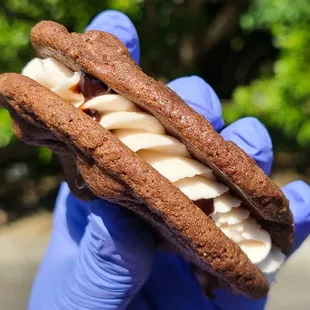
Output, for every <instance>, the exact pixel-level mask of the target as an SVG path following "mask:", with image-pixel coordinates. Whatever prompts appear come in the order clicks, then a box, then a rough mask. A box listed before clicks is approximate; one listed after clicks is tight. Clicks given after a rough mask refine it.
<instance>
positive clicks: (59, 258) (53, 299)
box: [29, 11, 310, 310]
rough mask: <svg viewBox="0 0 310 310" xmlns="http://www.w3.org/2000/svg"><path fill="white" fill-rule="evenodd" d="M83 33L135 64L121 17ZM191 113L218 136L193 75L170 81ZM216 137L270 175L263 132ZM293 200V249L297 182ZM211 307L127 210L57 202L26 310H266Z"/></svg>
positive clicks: (305, 200)
mask: <svg viewBox="0 0 310 310" xmlns="http://www.w3.org/2000/svg"><path fill="white" fill-rule="evenodd" d="M87 29H93V30H104V31H107V32H110V33H113V34H114V35H116V36H117V37H118V38H119V39H120V40H122V41H123V42H124V43H125V44H126V46H127V48H128V49H129V51H130V53H131V55H132V56H133V58H134V59H135V61H136V62H137V63H138V62H139V58H140V49H139V39H138V35H137V32H136V30H135V27H134V26H133V24H132V23H131V21H130V20H129V19H128V17H126V16H125V15H124V14H122V13H119V12H116V11H105V12H103V13H101V14H100V15H99V16H97V17H96V18H95V19H94V20H93V21H92V23H91V24H90V26H89V27H88V28H87ZM168 85H169V87H171V88H172V89H173V90H175V91H176V92H177V93H178V94H179V95H180V96H181V97H182V98H183V99H184V100H185V101H186V102H187V103H188V104H189V105H190V106H191V107H193V108H194V109H195V110H196V111H197V112H199V113H200V114H202V115H204V116H205V117H206V118H207V119H208V120H209V121H210V122H211V123H212V124H213V126H214V127H215V128H216V130H218V131H221V129H222V128H223V126H224V122H223V119H222V116H221V106H220V103H219V100H218V98H217V96H216V94H215V93H214V91H213V90H212V88H211V87H210V86H209V85H208V84H207V83H206V82H204V81H203V80H202V79H200V78H199V77H196V76H191V77H183V78H179V79H176V80H174V81H172V82H170V83H169V84H168ZM221 134H222V135H223V136H224V137H225V139H227V140H231V141H234V142H235V143H237V144H238V145H239V146H240V147H241V148H243V149H244V150H245V151H246V152H247V153H248V154H249V155H250V156H251V157H252V158H254V159H255V160H256V162H257V163H258V165H259V166H260V167H261V168H262V169H264V171H265V172H266V173H267V174H269V173H270V169H271V164H272V160H273V153H272V144H271V140H270V137H269V135H268V132H267V131H266V129H265V128H264V126H263V125H262V124H261V123H260V122H259V121H258V120H256V119H254V118H244V119H241V120H239V121H237V122H235V123H234V124H232V125H230V126H228V127H227V128H225V129H224V130H223V131H222V132H221ZM283 191H284V193H285V194H286V196H287V198H288V199H289V200H290V207H291V210H292V212H293V215H294V220H295V225H296V236H295V243H294V249H296V248H298V247H299V245H300V244H301V243H302V242H303V240H304V239H305V238H306V236H307V235H308V234H309V233H310V189H309V187H308V185H306V184H305V183H303V182H301V181H296V182H293V183H290V184H288V185H287V186H285V187H284V188H283ZM216 296H217V297H216V299H215V301H213V302H210V301H209V300H207V299H206V298H205V296H204V295H203V293H202V291H201V289H200V286H199V284H198V282H197V280H196V278H195V277H194V275H193V274H192V272H191V270H190V266H189V264H188V263H186V262H185V261H184V260H183V259H182V258H181V257H180V256H178V255H177V254H173V253H160V252H156V251H155V249H154V239H153V231H152V229H151V228H150V227H149V225H148V224H147V223H145V222H143V221H141V220H140V219H139V218H138V217H137V216H135V215H134V214H132V213H131V212H130V211H128V210H126V209H124V208H122V207H119V206H116V205H112V204H111V203H108V202H106V201H103V200H99V199H97V200H94V201H92V202H82V201H79V200H78V199H76V198H75V197H73V196H72V194H71V193H70V192H69V189H68V187H67V185H66V184H62V185H61V189H60V193H59V196H58V198H57V202H56V207H55V212H54V220H53V231H52V236H51V240H50V244H49V247H48V250H47V253H46V255H45V257H44V259H43V261H42V263H41V265H40V268H39V271H38V274H37V276H36V279H35V282H34V285H33V289H32V293H31V298H30V302H29V309H31V310H44V309H65V310H71V309H83V310H84V309H125V308H127V309H134V310H149V309H152V310H155V309H156V310H157V309H163V310H164V309H178V310H182V309H184V310H185V309H186V310H188V309H197V310H199V309H240V310H242V309H254V310H255V309H263V306H264V304H265V301H266V300H265V299H263V300H260V301H253V300H251V299H248V298H246V297H243V296H236V295H232V294H230V293H228V292H226V291H223V290H217V292H216Z"/></svg>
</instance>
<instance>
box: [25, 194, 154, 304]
mask: <svg viewBox="0 0 310 310" xmlns="http://www.w3.org/2000/svg"><path fill="white" fill-rule="evenodd" d="M61 238H62V235H61V234H59V233H57V232H56V231H54V232H53V237H52V241H51V244H50V247H49V250H48V252H47V255H46V257H45V258H44V260H43V263H42V265H41V267H40V271H39V273H38V276H37V279H36V281H35V286H34V289H33V292H32V297H31V301H32V305H33V307H32V308H30V309H37V308H35V304H36V303H37V304H40V305H41V309H42V308H44V305H53V306H54V308H55V309H103V308H104V309H124V308H125V307H126V306H127V304H128V303H129V302H130V301H131V299H132V298H133V296H134V295H135V294H136V293H137V291H138V290H139V289H140V287H141V286H142V285H143V283H144V282H145V281H146V279H147V277H148V275H149V273H150V270H151V267H152V257H153V250H154V240H153V235H152V231H151V229H150V227H149V225H148V224H147V223H146V222H144V221H142V220H141V219H140V218H138V217H137V216H136V215H134V214H132V213H131V212H130V211H129V210H127V209H125V208H123V207H120V206H117V205H113V204H111V203H107V202H105V201H102V200H99V199H98V200H95V201H93V202H92V204H91V213H90V215H89V225H88V226H87V228H86V231H85V234H84V236H83V239H82V241H81V244H80V248H79V250H78V251H74V250H73V251H70V250H69V251H67V249H63V248H62V247H61V246H60V245H61V244H62V243H61V242H59V241H60V239H61ZM71 246H72V243H71ZM61 251H62V252H64V253H62V252H61ZM57 255H59V256H60V257H61V259H58V258H57ZM47 279H48V281H47ZM42 284H43V285H42ZM42 287H44V289H42ZM38 299H39V300H40V302H38Z"/></svg>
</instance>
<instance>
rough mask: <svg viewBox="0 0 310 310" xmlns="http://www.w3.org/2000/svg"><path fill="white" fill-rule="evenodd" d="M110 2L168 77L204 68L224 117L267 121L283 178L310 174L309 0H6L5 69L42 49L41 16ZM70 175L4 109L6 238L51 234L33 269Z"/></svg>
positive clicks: (75, 25) (146, 57)
mask: <svg viewBox="0 0 310 310" xmlns="http://www.w3.org/2000/svg"><path fill="white" fill-rule="evenodd" d="M104 9H118V10H120V11H123V12H124V13H126V14H127V15H128V16H129V17H130V18H131V19H132V21H133V22H134V24H135V26H136V28H137V31H138V33H139V36H140V41H141V54H142V55H141V66H142V68H143V70H144V71H145V72H146V73H147V74H149V75H151V76H153V77H155V78H157V79H160V80H162V81H164V82H167V81H169V80H171V79H174V78H177V77H179V76H182V75H192V74H195V75H199V76H201V77H203V78H204V79H205V80H206V81H207V82H208V83H209V84H210V85H211V86H212V87H213V88H214V89H215V91H216V92H217V94H218V95H219V97H220V99H221V101H222V103H223V112H224V119H225V122H226V124H229V123H232V122H233V121H235V120H237V119H238V118H240V117H243V116H256V117H258V118H259V119H260V120H261V121H262V122H263V123H264V124H265V126H266V127H267V128H268V129H269V131H270V133H271V135H272V140H273V142H274V150H275V163H274V169H273V174H272V177H273V179H274V180H275V181H276V182H277V183H278V184H279V185H284V184H285V183H287V182H289V181H292V180H294V179H297V178H299V179H303V180H305V181H308V182H310V156H309V155H310V117H309V116H310V69H309V68H310V48H309V46H310V31H309V29H310V1H308V0H294V1H287V0H256V1H255V0H252V1H246V0H227V1H224V0H223V1H221V0H174V1H166V0H154V1H153V0H145V1H143V0H132V1H129V0H123V1H121V0H120V1H115V0H100V1H99V0H87V1H82V0H80V1H78V0H2V1H1V3H0V72H8V71H10V72H11V71H14V72H20V70H21V68H22V67H23V65H24V64H25V63H26V62H27V61H28V60H29V59H30V58H32V57H33V56H34V51H33V49H32V47H31V45H30V42H29V32H30V29H31V27H32V26H33V25H34V24H36V23H37V22H38V21H41V20H43V19H51V20H55V21H58V22H60V23H62V24H64V25H65V26H66V27H67V28H68V29H69V30H70V31H80V32H81V31H83V29H84V28H85V26H86V25H87V24H88V23H89V22H90V21H91V19H92V18H93V17H94V16H95V15H96V14H98V13H99V12H101V11H102V10H104ZM62 179H63V175H62V169H61V166H60V164H59V162H58V159H57V157H56V156H54V155H52V153H51V152H50V151H49V150H48V149H45V148H33V147H29V146H26V145H24V144H22V143H20V142H19V141H17V139H16V138H15V137H14V135H13V132H12V129H11V122H10V118H9V116H8V113H7V112H6V111H5V110H3V109H0V182H1V186H0V247H1V246H3V244H4V245H5V246H7V247H9V248H10V247H12V242H11V241H9V239H8V238H9V237H8V236H12V235H16V234H18V232H21V234H22V235H23V234H24V236H25V234H26V235H27V232H26V231H27V229H29V227H30V226H31V229H30V230H31V232H30V234H31V236H32V237H33V238H37V236H38V235H40V236H41V237H42V236H43V237H42V238H43V239H42V240H43V241H42V242H41V241H39V242H38V241H34V243H37V244H39V246H40V248H39V249H37V248H33V249H32V251H33V253H38V254H37V255H36V254H33V255H34V256H33V257H34V258H33V257H31V258H30V260H31V264H33V266H34V267H33V269H34V270H35V268H36V266H37V265H36V264H37V260H38V259H39V258H38V257H39V256H40V255H41V254H42V252H43V251H44V246H45V244H46V240H47V238H48V233H49V227H50V211H51V210H52V209H53V204H54V201H55V196H56V194H57V190H58V187H59V183H60V182H61V180H62ZM23 221H24V222H23ZM22 223H24V224H22ZM8 224H9V225H8ZM14 225H17V226H14ZM12 227H17V228H16V229H15V228H12ZM23 227H24V228H23ZM23 229H24V230H23ZM1 234H2V235H4V236H6V237H5V238H4V239H5V242H4V241H3V240H4V239H3V237H2V239H1ZM44 236H46V237H44ZM32 237H29V238H28V241H29V240H32V239H31V238H32ZM16 238H17V239H18V237H16ZM44 238H45V239H44ZM1 240H2V241H1ZM34 240H37V239H34ZM15 241H16V240H15ZM1 242H2V243H1ZM3 242H4V243H3ZM16 242H17V244H18V242H19V241H16ZM40 242H41V243H42V245H41V243H40ZM13 243H14V242H13ZM22 244H24V242H22ZM37 247H38V246H37ZM10 249H11V248H10ZM11 250H12V249H11ZM0 251H2V253H1V252H0V265H1V255H2V254H3V253H10V254H7V255H12V257H13V258H14V259H15V258H16V255H20V254H16V253H17V252H16V251H17V250H16V249H15V248H14V250H13V252H9V250H8V251H7V252H5V251H3V248H1V249H0ZM14 251H15V252H14ZM36 251H37V252H36ZM28 252H29V251H28ZM12 253H13V254H12ZM18 253H19V252H18ZM4 256H5V255H4ZM4 256H3V257H4ZM7 259H10V256H8V257H7ZM33 261H34V263H33ZM15 272H16V270H15ZM10 274H11V273H10ZM22 275H23V273H21V274H18V275H17V279H19V281H24V280H20V279H21V278H18V277H23V276H22ZM2 276H3V274H2ZM31 277H32V275H31V276H29V278H27V280H25V281H26V282H27V281H28V282H27V283H30V282H31V279H32V278H31ZM8 281H10V280H8ZM3 283H4V282H3ZM10 283H11V282H10ZM12 283H13V284H12V287H14V285H16V284H14V283H15V282H14V281H13V282H12ZM19 283H20V282H19ZM28 285H29V284H28ZM0 289H1V273H0ZM12 290H13V291H14V289H12ZM27 294H28V292H27V290H26V291H25V293H24V295H22V296H23V297H22V298H21V300H22V301H21V304H22V305H24V304H23V303H24V302H25V301H24V300H25V298H26V296H27ZM12 300H13V299H12ZM24 307H25V306H24ZM0 308H1V309H2V308H3V307H1V298H0ZM3 309H6V308H3ZM10 309H11V308H10ZM12 309H13V308H12ZM16 309H19V308H16Z"/></svg>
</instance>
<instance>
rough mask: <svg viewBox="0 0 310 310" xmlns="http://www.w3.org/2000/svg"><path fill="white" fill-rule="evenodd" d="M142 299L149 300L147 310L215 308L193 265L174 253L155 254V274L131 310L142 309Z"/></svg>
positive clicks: (202, 309)
mask: <svg viewBox="0 0 310 310" xmlns="http://www.w3.org/2000/svg"><path fill="white" fill-rule="evenodd" d="M141 295H142V296H143V297H144V298H143V297H142V296H141ZM141 300H145V301H146V303H147V305H148V307H146V309H156V310H166V309H178V310H188V309H193V310H200V309H201V310H204V309H208V310H212V309H215V308H214V307H213V305H212V303H211V302H210V300H208V299H207V298H206V297H205V295H204V294H203V292H202V290H201V288H200V285H199V283H198V281H197V279H196V278H195V277H194V275H193V273H192V271H191V269H190V265H189V264H188V263H186V262H185V261H184V260H183V259H182V258H181V257H180V256H179V255H177V254H173V253H164V252H157V253H156V255H155V258H154V265H153V269H152V273H151V275H150V277H149V278H148V280H147V282H146V284H145V285H144V287H143V288H142V290H141V291H140V293H139V295H137V297H136V298H135V299H134V300H133V301H132V303H131V304H130V306H129V307H128V309H130V310H131V309H132V310H133V309H139V308H138V307H137V305H138V304H139V303H140V302H141Z"/></svg>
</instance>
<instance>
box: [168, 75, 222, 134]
mask: <svg viewBox="0 0 310 310" xmlns="http://www.w3.org/2000/svg"><path fill="white" fill-rule="evenodd" d="M167 86H169V87H170V88H171V89H172V90H174V91H175V92H176V93H177V94H178V95H179V96H180V97H181V98H182V99H183V100H184V101H185V102H186V103H187V104H188V105H189V106H190V107H191V108H193V109H194V110H195V111H196V112H197V113H199V114H201V115H203V116H204V117H205V118H206V119H207V120H208V121H209V122H210V123H211V124H212V125H213V127H214V128H215V130H220V129H221V128H222V127H223V126H224V120H223V118H222V108H221V104H220V101H219V98H218V97H217V95H216V94H215V92H214V90H213V89H212V87H211V86H210V85H209V84H208V83H206V82H205V81H204V80H203V79H201V78H200V77H198V76H186V77H181V78H178V79H175V80H173V81H171V82H169V83H168V84H167Z"/></svg>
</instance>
